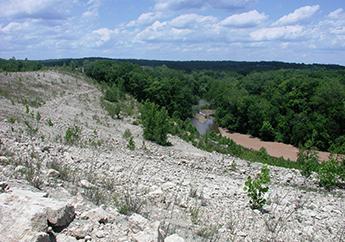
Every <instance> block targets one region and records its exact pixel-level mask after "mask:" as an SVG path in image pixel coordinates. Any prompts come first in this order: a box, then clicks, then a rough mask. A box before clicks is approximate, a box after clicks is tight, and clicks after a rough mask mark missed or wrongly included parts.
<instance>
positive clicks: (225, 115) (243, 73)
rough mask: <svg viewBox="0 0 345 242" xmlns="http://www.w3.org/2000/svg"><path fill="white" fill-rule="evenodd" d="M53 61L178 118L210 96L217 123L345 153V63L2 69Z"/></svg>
mask: <svg viewBox="0 0 345 242" xmlns="http://www.w3.org/2000/svg"><path fill="white" fill-rule="evenodd" d="M139 64H140V65H139ZM162 64H163V65H162ZM51 66H65V67H66V68H70V69H71V70H76V69H77V70H81V71H84V72H85V73H86V75H88V76H90V77H92V78H94V79H95V80H97V81H99V82H102V83H107V84H108V85H109V86H111V87H112V88H113V89H118V90H121V91H125V92H128V93H130V94H132V95H133V96H134V97H136V98H137V99H138V100H139V101H150V102H153V103H155V104H157V105H159V106H161V107H164V108H165V109H166V110H167V111H168V114H169V115H170V116H171V117H174V118H177V119H181V120H186V119H189V118H191V117H192V115H193V109H192V108H193V105H194V104H196V103H197V102H198V100H199V99H200V98H205V99H207V100H208V101H209V102H210V103H211V107H212V108H214V109H216V115H215V118H216V121H217V123H218V124H219V125H220V126H222V127H225V128H228V129H229V130H231V131H236V132H241V133H248V134H251V135H253V136H257V137H260V138H262V139H264V140H272V141H273V140H274V141H281V142H285V143H289V144H293V145H296V146H303V147H308V148H310V147H316V148H317V149H320V150H329V151H332V152H336V153H345V68H344V67H342V66H337V65H304V64H288V63H281V62H230V61H229V62H202V61H200V62H197V61H196V62H164V61H142V60H135V61H133V60H132V61H131V62H126V61H123V60H122V61H114V60H107V59H99V58H85V59H62V60H46V61H27V60H24V61H16V60H14V59H11V60H9V61H6V60H0V70H4V71H25V70H37V69H40V68H45V67H51ZM168 66H169V67H173V68H176V69H173V68H169V67H168ZM183 66H184V67H183ZM207 67H208V68H207Z"/></svg>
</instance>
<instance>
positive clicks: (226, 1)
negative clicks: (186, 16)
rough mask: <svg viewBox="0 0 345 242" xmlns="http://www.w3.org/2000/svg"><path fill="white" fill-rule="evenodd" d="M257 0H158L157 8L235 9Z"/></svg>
mask: <svg viewBox="0 0 345 242" xmlns="http://www.w3.org/2000/svg"><path fill="white" fill-rule="evenodd" d="M254 1H255V0H156V4H155V9H156V10H159V11H166V10H171V11H179V10H186V9H196V8H204V7H212V8H222V9H235V8H242V7H244V6H247V5H248V4H249V3H253V2H254Z"/></svg>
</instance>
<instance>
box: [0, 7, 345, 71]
mask: <svg viewBox="0 0 345 242" xmlns="http://www.w3.org/2000/svg"><path fill="white" fill-rule="evenodd" d="M12 56H15V57H16V58H26V57H27V58H29V59H49V58H65V57H85V56H102V57H111V58H144V59H166V60H240V61H259V60H277V61H288V62H305V63H314V62H315V63H335V64H342V65H345V1H344V0H0V57H1V58H10V57H12Z"/></svg>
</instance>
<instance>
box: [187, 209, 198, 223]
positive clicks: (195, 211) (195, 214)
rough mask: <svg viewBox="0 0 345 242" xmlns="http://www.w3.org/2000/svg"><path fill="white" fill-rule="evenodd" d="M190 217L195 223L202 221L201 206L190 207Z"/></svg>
mask: <svg viewBox="0 0 345 242" xmlns="http://www.w3.org/2000/svg"><path fill="white" fill-rule="evenodd" d="M189 212H190V219H191V221H192V223H193V224H198V223H199V221H200V215H201V210H200V207H191V208H190V209H189Z"/></svg>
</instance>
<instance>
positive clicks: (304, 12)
mask: <svg viewBox="0 0 345 242" xmlns="http://www.w3.org/2000/svg"><path fill="white" fill-rule="evenodd" d="M319 9H320V6H319V5H313V6H304V7H301V8H298V9H296V10H295V11H293V12H292V13H289V14H288V15H285V16H283V17H281V18H280V19H278V20H277V21H276V22H275V23H274V24H273V25H290V24H295V23H298V22H300V21H302V20H305V19H308V18H310V17H312V16H313V15H314V14H315V13H316V12H317V11H318V10H319Z"/></svg>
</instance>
